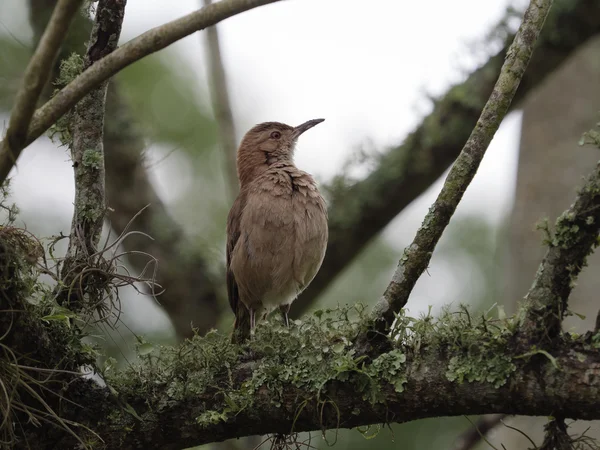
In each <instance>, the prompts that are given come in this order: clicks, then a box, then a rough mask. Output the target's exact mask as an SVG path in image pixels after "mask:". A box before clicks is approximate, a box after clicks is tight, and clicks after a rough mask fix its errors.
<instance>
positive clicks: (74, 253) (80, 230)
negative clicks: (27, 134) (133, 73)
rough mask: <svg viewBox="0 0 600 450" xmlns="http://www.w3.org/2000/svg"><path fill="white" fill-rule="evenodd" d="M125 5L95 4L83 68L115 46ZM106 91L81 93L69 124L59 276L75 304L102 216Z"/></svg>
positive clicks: (105, 0) (103, 0) (115, 0)
mask: <svg viewBox="0 0 600 450" xmlns="http://www.w3.org/2000/svg"><path fill="white" fill-rule="evenodd" d="M126 3H127V0H100V1H99V2H98V5H97V13H96V21H95V23H94V27H93V29H92V34H91V37H90V42H89V45H88V49H87V54H86V57H85V60H84V69H89V68H90V67H94V65H95V64H98V61H100V60H101V59H102V58H104V57H106V55H108V54H110V53H111V52H113V51H114V50H115V49H116V48H117V44H118V41H119V37H120V35H121V26H122V24H123V18H124V16H125V5H126ZM107 87H108V81H105V82H103V83H101V84H100V85H99V86H98V87H96V88H95V89H94V90H92V91H91V92H90V93H89V94H88V95H86V96H85V97H84V98H83V99H82V100H81V101H80V102H79V103H78V104H77V106H76V107H75V111H74V113H73V117H72V119H71V123H70V128H71V130H72V135H73V141H72V143H71V158H72V160H73V170H74V173H75V210H74V212H73V221H72V225H71V237H70V239H69V248H68V250H67V256H66V258H65V263H64V266H63V271H62V278H63V282H64V283H65V284H66V286H67V287H68V290H69V291H70V292H71V293H77V295H75V298H79V300H81V299H82V298H83V295H84V293H85V292H86V291H87V287H86V286H85V285H84V284H85V283H77V282H76V281H75V280H77V279H79V278H80V277H81V275H80V274H81V269H80V267H82V264H83V267H85V265H86V262H87V260H88V259H89V258H90V257H91V256H92V255H94V254H95V253H96V252H97V251H98V243H99V241H100V234H101V233H102V225H103V223H104V215H105V212H106V202H105V195H104V184H105V181H104V143H103V139H104V111H105V103H106V92H107ZM75 283H76V284H78V285H79V288H74V289H73V286H72V285H73V284H75ZM81 291H83V292H81ZM75 298H73V300H75ZM93 300H94V301H99V300H100V299H93ZM73 306H74V307H75V305H73ZM81 306H82V305H79V307H81Z"/></svg>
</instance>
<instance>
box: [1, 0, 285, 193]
mask: <svg viewBox="0 0 600 450" xmlns="http://www.w3.org/2000/svg"><path fill="white" fill-rule="evenodd" d="M277 1H280V0H223V1H220V2H218V3H214V4H212V5H209V6H207V7H205V8H202V9H200V10H199V11H196V12H193V13H191V14H188V15H187V16H184V17H181V18H180V19H177V20H174V21H172V22H169V23H166V24H164V25H161V26H159V27H156V28H153V29H152V30H149V31H147V32H145V33H144V34H142V35H140V36H138V37H137V38H135V39H132V40H131V41H129V42H127V43H125V44H123V46H121V47H119V48H118V49H117V50H115V51H114V52H112V53H111V54H110V55H108V56H106V57H105V58H102V59H101V60H100V61H98V63H96V64H94V65H93V66H92V67H90V68H89V69H88V70H86V71H85V72H83V73H82V74H81V75H79V76H78V77H77V78H75V79H74V80H73V81H72V82H71V83H69V84H68V85H67V86H65V88H63V89H62V90H61V91H60V92H59V93H57V94H56V95H55V96H54V97H53V98H52V99H50V100H49V101H48V102H47V103H46V104H45V105H44V106H42V107H41V108H39V109H38V110H37V111H36V112H35V114H34V115H33V120H32V121H31V125H30V127H29V130H28V132H27V137H26V139H24V142H23V143H22V145H21V146H20V147H21V148H20V149H19V150H21V149H22V148H24V147H26V146H28V145H29V144H31V143H32V142H33V141H34V140H36V139H37V138H38V137H40V136H41V135H42V134H43V133H44V132H45V131H46V130H48V128H50V126H52V124H53V123H55V122H56V121H57V120H58V119H59V118H60V117H62V116H63V115H64V114H65V113H66V112H67V111H69V109H71V108H72V107H73V106H75V104H76V103H77V102H78V101H79V100H81V99H82V98H83V97H84V96H85V95H86V94H88V93H89V92H90V91H91V90H92V89H94V88H95V87H96V86H98V85H99V84H100V83H102V82H104V81H106V80H108V79H109V78H110V77H112V76H113V75H115V74H116V73H117V72H119V71H120V70H122V69H124V68H125V67H127V66H128V65H130V64H132V63H134V62H135V61H137V60H139V59H142V58H143V57H144V56H148V55H150V54H151V53H154V52H156V51H158V50H161V49H163V48H165V47H167V46H169V45H170V44H172V43H173V42H176V41H178V40H179V39H182V38H184V37H186V36H188V35H190V34H192V33H194V32H195V31H199V30H202V29H204V28H206V27H209V26H212V25H215V24H216V23H218V22H220V21H222V20H225V19H227V18H229V17H231V16H234V15H236V14H240V13H242V12H245V11H248V10H250V9H253V8H256V7H258V6H262V5H267V4H270V3H275V2H277ZM3 145H5V144H3ZM15 151H16V150H15V149H13V152H15ZM0 162H2V164H1V165H0V167H3V168H4V169H3V171H2V172H0V175H2V174H4V172H6V173H8V171H10V169H11V168H12V166H13V165H14V160H13V158H11V157H10V155H9V154H7V153H6V151H0ZM5 178H6V177H0V182H3V181H4V179H5Z"/></svg>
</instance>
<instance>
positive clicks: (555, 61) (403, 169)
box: [292, 0, 600, 317]
mask: <svg viewBox="0 0 600 450" xmlns="http://www.w3.org/2000/svg"><path fill="white" fill-rule="evenodd" d="M597 33H600V2H597V1H596V0H556V2H555V6H554V7H553V9H552V12H551V13H550V16H549V18H548V26H546V27H544V30H543V31H542V34H541V35H540V38H539V39H538V45H537V49H536V51H535V54H534V56H533V58H532V60H531V64H530V66H529V68H528V70H527V73H526V74H525V76H524V78H523V80H522V81H521V85H520V87H519V90H518V92H517V94H516V96H515V99H514V101H515V102H519V101H520V100H522V99H523V98H524V97H525V96H526V95H527V94H528V93H529V92H531V91H532V90H533V89H534V88H535V87H536V86H537V85H538V84H539V83H541V82H542V81H543V80H544V78H545V77H546V76H547V75H549V74H550V73H552V71H553V70H555V69H556V68H557V67H558V66H560V64H562V62H563V61H565V59H566V58H567V57H568V56H569V55H570V54H571V53H572V52H573V51H574V50H575V49H576V48H577V47H578V46H580V45H581V44H583V43H584V42H586V41H587V40H588V39H589V38H591V37H593V36H594V35H596V34H597ZM512 38H513V36H508V38H507V40H506V42H507V44H506V46H505V48H504V49H502V50H501V51H500V52H499V53H498V54H497V55H495V56H493V57H491V58H490V59H489V60H488V61H487V63H486V64H485V65H484V66H482V67H481V68H480V69H478V70H476V71H474V72H473V73H472V74H470V75H469V77H468V78H467V79H466V81H465V82H463V83H461V84H458V85H456V86H454V87H453V88H452V89H450V90H449V91H448V93H447V94H445V95H444V96H443V97H442V98H440V99H439V100H438V101H436V102H435V105H434V109H433V111H432V112H431V114H429V115H428V116H427V117H425V119H423V121H422V122H421V124H420V125H419V126H418V127H417V128H416V130H415V131H414V132H413V133H411V134H410V135H409V136H408V137H407V138H406V139H405V141H404V142H403V143H402V144H401V145H399V146H398V147H395V148H393V149H390V151H389V152H388V153H387V154H385V155H384V156H383V157H382V158H381V161H380V162H379V164H378V166H377V168H376V169H375V170H374V171H373V172H372V173H371V174H370V175H369V176H368V177H367V178H366V179H365V180H363V181H360V182H358V183H356V184H354V185H353V186H351V187H349V188H344V189H339V190H336V191H334V192H333V193H332V200H331V202H330V204H331V207H330V209H329V243H328V246H327V253H326V255H325V260H324V261H323V265H322V266H321V269H320V270H319V273H318V274H317V276H316V277H315V279H314V280H313V281H312V283H311V284H310V285H309V286H308V288H307V289H306V290H305V291H304V292H303V293H302V295H301V296H300V297H299V298H298V299H297V300H296V301H295V302H294V304H293V306H292V312H293V314H294V315H295V316H296V317H297V316H299V314H300V313H301V312H303V311H305V310H306V309H307V308H308V307H309V305H311V304H312V302H313V301H314V299H315V298H316V297H317V296H318V295H319V294H320V293H321V292H323V290H324V289H325V288H326V287H327V286H328V285H329V283H330V282H332V281H333V280H334V279H335V277H336V276H337V275H338V274H339V273H340V272H341V271H342V270H343V269H344V268H345V267H346V266H347V265H348V263H349V261H352V260H353V259H354V258H355V257H356V256H357V255H358V254H359V253H360V252H361V250H362V249H363V248H364V247H365V245H366V244H367V243H368V242H370V241H371V239H373V238H374V237H375V236H376V235H377V234H378V233H379V232H380V231H381V230H383V229H384V228H385V226H387V225H388V224H389V223H390V222H391V221H392V219H394V217H396V216H397V215H398V213H400V212H401V211H402V210H403V209H404V208H405V207H406V206H408V205H409V204H410V203H411V202H412V201H413V200H415V199H416V198H417V197H418V196H419V195H421V194H422V193H423V192H424V191H425V190H426V189H427V188H428V187H429V186H431V184H432V183H433V182H434V181H435V180H436V179H438V178H439V177H440V176H441V175H442V174H443V173H444V171H445V170H446V169H447V168H448V166H449V165H450V164H452V162H453V161H454V159H455V158H456V157H457V156H458V154H459V152H460V150H461V148H462V147H463V145H464V143H465V142H466V140H467V138H468V137H469V134H470V133H471V131H472V130H473V127H474V126H475V123H476V122H477V118H478V117H479V114H480V112H481V110H482V108H483V106H484V105H485V102H486V101H487V99H488V98H489V94H490V92H491V91H492V88H493V86H494V83H495V82H496V79H497V76H498V73H499V72H500V67H501V66H502V63H503V61H504V57H505V54H506V51H507V49H508V44H509V43H510V42H511V41H512ZM514 105H515V103H514V102H513V107H514Z"/></svg>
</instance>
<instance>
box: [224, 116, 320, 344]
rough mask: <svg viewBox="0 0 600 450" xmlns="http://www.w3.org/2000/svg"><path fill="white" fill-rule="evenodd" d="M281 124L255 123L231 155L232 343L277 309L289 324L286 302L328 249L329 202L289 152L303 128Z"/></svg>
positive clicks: (288, 303)
mask: <svg viewBox="0 0 600 450" xmlns="http://www.w3.org/2000/svg"><path fill="white" fill-rule="evenodd" d="M324 120H325V119H313V120H309V121H306V122H304V123H302V124H301V125H298V126H296V127H293V126H290V125H286V124H284V123H281V122H264V123H260V124H258V125H255V126H254V127H253V128H251V129H250V130H249V131H248V132H247V133H246V134H245V136H244V137H243V139H242V141H241V143H240V146H239V148H238V152H237V160H236V165H237V175H238V181H239V183H240V189H239V193H238V195H237V197H236V199H235V201H234V202H233V205H232V207H231V210H230V211H229V215H228V217H227V248H226V253H227V274H226V277H227V293H228V298H229V304H230V306H231V309H232V310H233V313H234V314H235V322H234V326H233V328H234V331H233V335H232V341H233V342H235V343H242V342H244V341H246V340H248V339H249V338H250V337H252V336H254V328H255V326H256V317H257V316H258V317H264V316H265V315H266V314H268V313H269V312H271V311H273V310H274V309H276V308H279V310H280V314H281V316H282V318H283V321H284V324H285V326H287V327H289V317H288V314H289V310H290V307H291V305H292V302H293V301H294V300H295V299H296V297H298V295H299V294H300V293H301V292H302V291H303V290H304V289H306V287H307V286H308V285H309V284H310V282H311V281H312V280H313V278H314V277H315V275H316V274H317V272H318V271H319V269H320V267H321V264H322V262H323V258H324V257H325V250H326V247H327V239H328V233H329V232H328V227H327V205H326V203H325V200H324V198H323V196H322V195H321V193H320V192H319V189H318V188H317V184H316V182H315V180H314V178H313V177H312V176H311V175H310V174H308V173H306V172H304V171H302V170H300V169H298V168H297V167H296V165H295V163H294V151H295V149H296V143H297V141H298V138H299V137H300V136H301V135H302V133H304V132H305V131H307V130H309V129H311V128H313V127H314V126H315V125H318V124H319V123H321V122H323V121H324Z"/></svg>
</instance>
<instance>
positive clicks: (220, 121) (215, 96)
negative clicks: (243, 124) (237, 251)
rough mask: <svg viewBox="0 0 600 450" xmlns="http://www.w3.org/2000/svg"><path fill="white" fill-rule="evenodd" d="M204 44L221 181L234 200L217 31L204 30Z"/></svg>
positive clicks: (232, 149) (229, 117) (229, 116)
mask: <svg viewBox="0 0 600 450" xmlns="http://www.w3.org/2000/svg"><path fill="white" fill-rule="evenodd" d="M202 1H203V3H204V6H208V5H210V4H211V3H212V0H202ZM206 43H207V46H208V51H207V54H208V69H209V83H210V95H211V99H212V107H213V112H214V114H215V118H216V119H217V125H218V127H219V140H220V141H221V148H222V150H223V152H224V153H225V165H226V167H225V177H226V178H227V182H228V185H229V194H230V196H231V198H232V199H233V198H235V196H236V195H237V192H238V190H239V183H238V179H237V169H236V153H237V145H236V134H235V120H234V118H233V112H232V111H231V100H230V99H229V90H228V89H227V72H226V71H225V64H223V59H222V58H221V45H220V43H219V29H218V27H216V26H215V27H209V28H208V29H207V30H206Z"/></svg>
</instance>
